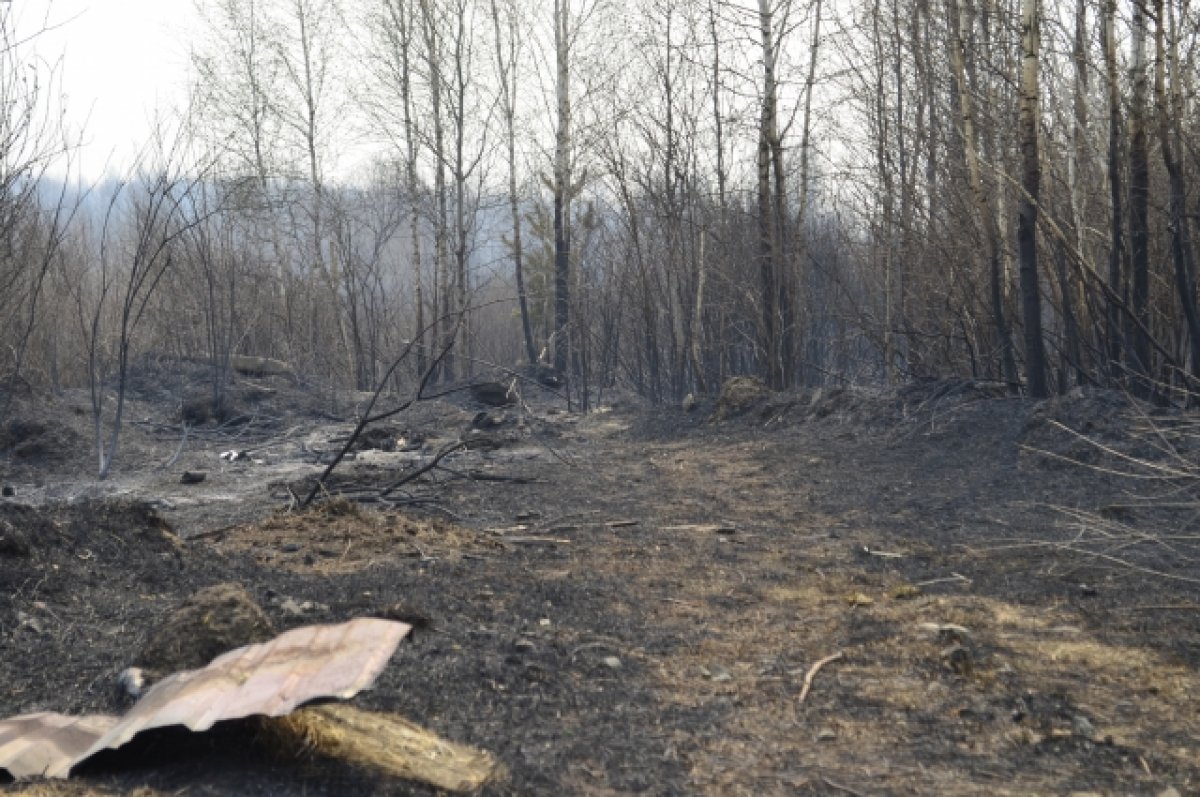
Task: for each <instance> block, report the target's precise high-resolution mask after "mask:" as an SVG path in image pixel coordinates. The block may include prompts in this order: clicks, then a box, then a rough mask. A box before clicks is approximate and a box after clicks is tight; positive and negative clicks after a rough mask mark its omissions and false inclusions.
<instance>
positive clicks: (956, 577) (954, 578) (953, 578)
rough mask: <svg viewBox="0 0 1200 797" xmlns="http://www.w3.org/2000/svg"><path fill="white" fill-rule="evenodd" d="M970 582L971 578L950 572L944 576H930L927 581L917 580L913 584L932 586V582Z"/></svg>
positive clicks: (916, 585) (915, 585)
mask: <svg viewBox="0 0 1200 797" xmlns="http://www.w3.org/2000/svg"><path fill="white" fill-rule="evenodd" d="M955 582H957V583H961V584H970V583H971V579H969V578H967V577H966V576H964V575H962V574H961V573H951V574H950V575H949V576H948V577H946V578H931V579H929V580H928V581H918V582H917V583H916V584H913V586H914V587H932V586H933V585H934V584H950V583H955Z"/></svg>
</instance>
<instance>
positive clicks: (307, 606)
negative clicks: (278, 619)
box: [279, 598, 316, 617]
mask: <svg viewBox="0 0 1200 797" xmlns="http://www.w3.org/2000/svg"><path fill="white" fill-rule="evenodd" d="M314 608H316V607H315V606H314V604H313V602H312V601H298V600H296V599H295V598H287V599H285V600H284V601H283V602H282V603H280V604H279V611H281V612H283V613H284V614H285V615H287V616H288V617H301V616H303V615H305V614H308V613H309V612H311V611H312V610H313V609H314Z"/></svg>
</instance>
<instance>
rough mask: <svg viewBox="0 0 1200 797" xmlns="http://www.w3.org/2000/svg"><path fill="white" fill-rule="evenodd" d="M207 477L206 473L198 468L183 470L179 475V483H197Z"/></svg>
mask: <svg viewBox="0 0 1200 797" xmlns="http://www.w3.org/2000/svg"><path fill="white" fill-rule="evenodd" d="M206 478H208V474H207V473H205V472H204V471H200V470H185V471H184V472H183V475H182V476H180V477H179V483H180V484H199V483H200V482H202V481H204V480H205V479H206Z"/></svg>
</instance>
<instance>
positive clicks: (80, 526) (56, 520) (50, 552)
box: [0, 500, 183, 605]
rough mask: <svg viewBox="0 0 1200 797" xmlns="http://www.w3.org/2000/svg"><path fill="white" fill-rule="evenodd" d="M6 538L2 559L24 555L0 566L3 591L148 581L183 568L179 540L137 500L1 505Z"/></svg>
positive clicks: (1, 533) (0, 529) (1, 532)
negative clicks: (37, 585) (112, 580)
mask: <svg viewBox="0 0 1200 797" xmlns="http://www.w3.org/2000/svg"><path fill="white" fill-rule="evenodd" d="M0 539H2V540H4V541H6V542H5V543H0V557H5V556H7V557H9V558H12V557H16V558H21V559H22V560H25V561H24V562H23V564H22V565H21V566H20V567H8V566H6V567H0V595H3V594H7V593H12V592H14V591H18V590H20V589H21V588H22V587H23V586H24V585H26V584H29V583H33V582H38V583H40V584H41V590H42V591H43V592H45V593H65V592H68V591H70V590H72V589H76V588H78V587H80V586H83V585H86V584H96V583H99V581H101V580H103V579H106V578H113V577H116V578H119V579H120V580H127V581H129V582H130V583H136V584H139V585H142V586H150V585H152V584H154V583H155V582H157V581H160V580H161V578H162V577H163V574H164V572H170V571H172V570H178V569H179V568H181V567H182V565H183V544H182V543H181V542H180V541H179V538H178V537H176V536H175V534H174V533H173V532H172V531H171V529H170V527H169V526H168V525H167V524H166V522H165V521H164V520H163V519H162V518H161V517H160V516H159V515H158V513H157V512H156V511H155V510H154V509H153V508H152V507H150V506H149V505H148V504H145V503H142V502H138V501H122V500H107V501H84V502H80V503H76V504H59V505H51V506H46V507H30V506H25V505H22V504H16V503H11V502H0ZM5 551H7V552H8V553H7V554H6V553H5ZM0 605H2V604H0Z"/></svg>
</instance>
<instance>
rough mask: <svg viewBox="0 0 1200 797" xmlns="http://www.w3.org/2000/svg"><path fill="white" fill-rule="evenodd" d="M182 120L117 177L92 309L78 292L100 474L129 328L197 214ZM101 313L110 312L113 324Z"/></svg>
mask: <svg viewBox="0 0 1200 797" xmlns="http://www.w3.org/2000/svg"><path fill="white" fill-rule="evenodd" d="M187 124H188V123H187V122H186V121H180V122H179V127H178V128H177V129H175V130H165V129H163V128H162V127H160V128H159V130H158V133H157V136H156V138H155V141H154V142H153V147H154V148H153V150H151V151H150V152H149V155H148V156H147V157H144V158H143V160H142V165H141V167H140V169H139V171H140V176H139V178H138V180H137V183H136V184H135V185H134V186H132V187H131V186H129V185H128V184H125V183H122V184H119V185H118V186H117V187H116V189H115V190H114V192H113V194H112V197H111V201H110V202H109V205H108V212H107V214H106V216H105V221H104V228H103V231H102V233H101V240H100V258H99V264H98V270H99V273H98V275H97V280H98V283H97V286H96V292H95V297H94V299H93V300H92V302H91V307H90V309H88V308H86V307H85V301H86V300H85V299H83V297H82V294H81V300H80V310H81V316H80V320H81V322H82V323H83V324H84V325H85V328H84V336H85V338H86V340H87V356H88V377H89V379H88V382H89V386H90V392H91V405H92V426H93V430H94V433H95V445H96V456H97V460H98V465H97V477H98V478H100V479H104V478H106V477H107V476H108V474H109V472H110V471H111V469H112V465H113V460H114V458H115V457H116V454H117V446H118V443H119V442H120V434H121V425H122V422H123V420H124V411H125V399H126V388H127V385H128V376H129V366H130V362H131V358H132V355H133V350H134V346H135V343H136V340H135V335H136V333H137V332H138V328H139V326H140V325H141V323H142V320H143V318H144V316H145V315H146V311H147V309H148V308H149V306H150V300H151V298H152V297H153V296H154V294H155V291H156V290H157V289H158V286H159V284H160V283H161V282H162V280H163V277H164V276H165V275H166V274H167V272H168V271H170V270H171V269H172V268H173V267H174V265H175V263H176V261H177V257H178V255H177V252H176V250H177V249H178V248H179V247H180V240H181V237H182V236H183V235H185V234H186V233H187V232H188V231H189V230H190V229H191V228H192V227H194V226H195V224H197V223H198V222H199V221H200V219H199V218H198V217H196V216H195V215H194V214H190V213H189V212H188V210H189V206H190V205H191V204H192V203H193V201H194V200H195V194H196V191H197V187H198V186H199V185H200V183H201V180H202V178H203V175H204V172H205V170H204V168H203V167H202V165H201V164H195V163H188V162H187V161H186V160H185V154H186V152H187V150H186V140H185V138H184V135H183V133H182V129H183V128H185V127H186V126H187ZM107 319H112V324H113V326H112V328H111V329H109V328H107V327H106V320H107ZM110 351H111V354H110V353H109V352H110ZM110 387H111V389H112V390H113V391H114V392H115V394H116V395H115V401H114V407H113V410H112V413H111V416H109V415H107V414H106V412H105V410H106V405H107V391H108V390H109V389H110Z"/></svg>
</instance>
